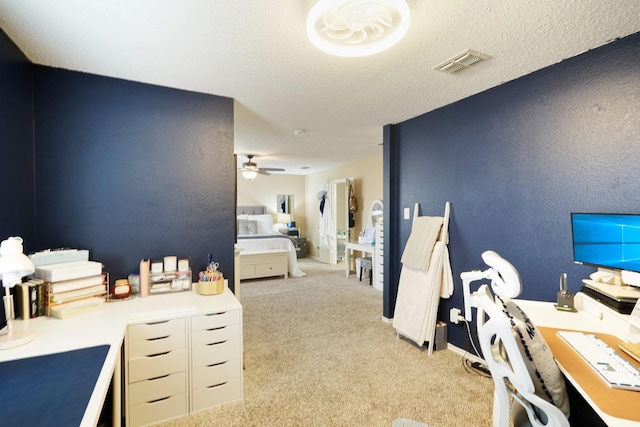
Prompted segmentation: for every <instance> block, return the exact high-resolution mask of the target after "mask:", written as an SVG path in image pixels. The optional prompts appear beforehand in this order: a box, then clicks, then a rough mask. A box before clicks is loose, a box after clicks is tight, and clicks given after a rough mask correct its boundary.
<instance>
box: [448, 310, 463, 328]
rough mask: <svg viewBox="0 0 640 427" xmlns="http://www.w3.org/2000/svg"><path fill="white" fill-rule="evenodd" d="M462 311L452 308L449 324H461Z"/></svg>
mask: <svg viewBox="0 0 640 427" xmlns="http://www.w3.org/2000/svg"><path fill="white" fill-rule="evenodd" d="M460 313H461V311H460V309H459V308H455V307H454V308H452V309H451V310H449V322H451V323H454V324H456V325H457V324H458V323H460V318H461V317H462V316H461V315H460Z"/></svg>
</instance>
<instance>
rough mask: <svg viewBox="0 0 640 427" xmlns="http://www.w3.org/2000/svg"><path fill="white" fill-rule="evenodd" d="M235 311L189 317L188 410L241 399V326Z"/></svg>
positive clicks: (238, 315)
mask: <svg viewBox="0 0 640 427" xmlns="http://www.w3.org/2000/svg"><path fill="white" fill-rule="evenodd" d="M241 325H242V323H241V319H240V312H239V311H227V312H218V313H209V314H205V315H199V316H193V317H192V319H191V411H192V412H196V411H201V410H203V409H207V408H211V407H214V406H219V405H222V404H224V403H229V402H234V401H237V400H241V399H242V327H241Z"/></svg>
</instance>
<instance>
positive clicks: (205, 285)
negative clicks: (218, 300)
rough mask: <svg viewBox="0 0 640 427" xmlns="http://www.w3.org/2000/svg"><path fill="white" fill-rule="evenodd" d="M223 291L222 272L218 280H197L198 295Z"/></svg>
mask: <svg viewBox="0 0 640 427" xmlns="http://www.w3.org/2000/svg"><path fill="white" fill-rule="evenodd" d="M222 291H224V277H222V274H221V275H220V278H219V279H218V280H207V281H203V280H200V281H199V282H198V293H199V294H200V295H216V294H220V293H222Z"/></svg>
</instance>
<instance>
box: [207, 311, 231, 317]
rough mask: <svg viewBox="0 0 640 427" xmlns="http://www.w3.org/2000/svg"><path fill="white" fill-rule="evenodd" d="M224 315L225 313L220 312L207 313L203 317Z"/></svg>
mask: <svg viewBox="0 0 640 427" xmlns="http://www.w3.org/2000/svg"><path fill="white" fill-rule="evenodd" d="M225 313H226V311H220V312H218V313H207V314H205V316H220V315H223V314H225Z"/></svg>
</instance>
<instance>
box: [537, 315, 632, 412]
mask: <svg viewBox="0 0 640 427" xmlns="http://www.w3.org/2000/svg"><path fill="white" fill-rule="evenodd" d="M538 329H539V330H540V332H541V333H542V335H543V336H544V339H545V341H547V344H548V345H549V348H550V349H551V352H552V353H553V356H554V357H555V359H556V361H557V362H558V365H559V366H560V368H561V370H563V372H566V373H568V374H570V375H571V377H572V378H573V379H574V380H575V382H577V383H578V384H580V386H581V388H582V389H583V390H584V393H586V395H588V396H589V397H590V398H591V400H592V401H593V404H595V405H596V406H597V407H598V408H599V409H600V410H601V411H602V412H604V413H605V414H607V415H609V416H611V417H614V418H621V419H625V420H631V421H635V422H638V423H640V411H639V410H638V404H640V393H638V392H637V391H631V390H621V389H616V388H611V387H609V386H608V385H607V384H605V382H604V381H603V380H602V379H601V378H600V376H599V375H598V374H597V373H596V372H595V371H594V370H593V368H591V367H590V366H589V365H588V364H587V362H586V361H585V360H584V359H583V358H582V357H581V356H580V355H579V354H578V353H576V352H575V351H574V350H573V349H572V348H571V347H569V345H568V344H567V343H566V342H565V341H564V340H563V339H562V338H560V337H559V336H558V335H557V332H558V331H559V330H562V329H556V328H545V327H539V328H538ZM595 335H596V336H597V337H598V338H600V339H601V340H602V341H604V342H605V343H607V344H608V345H609V346H610V347H611V348H614V349H617V348H618V343H619V342H620V341H621V340H620V339H619V338H616V337H615V336H613V335H609V334H603V333H596V334H595ZM620 353H622V352H620ZM622 356H623V357H625V358H626V359H627V360H629V361H630V362H631V363H633V364H634V365H635V366H636V367H640V365H639V364H638V363H636V362H635V361H634V360H633V359H631V358H630V357H626V354H624V353H622Z"/></svg>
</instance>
